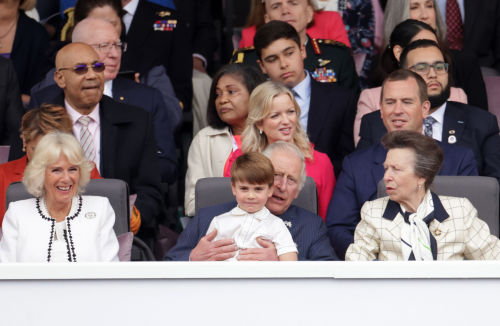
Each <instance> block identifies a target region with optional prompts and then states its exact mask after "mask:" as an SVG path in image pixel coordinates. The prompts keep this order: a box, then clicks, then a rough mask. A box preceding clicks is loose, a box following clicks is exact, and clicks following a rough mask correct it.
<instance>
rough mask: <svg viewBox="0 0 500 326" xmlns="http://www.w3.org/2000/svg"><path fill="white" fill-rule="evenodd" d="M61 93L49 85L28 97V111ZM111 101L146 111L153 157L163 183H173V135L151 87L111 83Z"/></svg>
mask: <svg viewBox="0 0 500 326" xmlns="http://www.w3.org/2000/svg"><path fill="white" fill-rule="evenodd" d="M61 94H63V90H62V89H60V88H59V86H57V84H52V85H50V86H47V87H45V88H42V89H41V90H38V91H36V92H34V93H32V95H31V99H30V104H29V107H30V108H36V107H39V106H40V105H41V104H42V103H51V101H52V100H53V99H54V98H56V97H59V96H61ZM113 99H114V100H115V101H117V102H120V103H125V104H128V105H133V106H137V107H140V108H143V109H144V110H146V111H148V112H149V113H150V114H151V116H152V120H153V125H154V131H155V139H156V144H157V149H156V151H155V152H156V156H157V157H158V158H159V160H158V164H159V167H160V169H161V170H160V174H161V177H162V181H163V182H168V183H170V182H173V181H175V180H176V179H177V154H176V151H175V142H174V133H173V131H172V128H171V123H170V121H169V116H168V108H167V107H166V105H165V103H164V101H163V97H162V95H161V93H160V92H159V91H158V90H157V89H155V88H152V87H149V86H146V85H143V84H139V83H136V82H134V81H131V80H128V79H125V78H119V77H118V78H115V79H114V80H113Z"/></svg>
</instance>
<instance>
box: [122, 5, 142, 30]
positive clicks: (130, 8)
mask: <svg viewBox="0 0 500 326" xmlns="http://www.w3.org/2000/svg"><path fill="white" fill-rule="evenodd" d="M138 5H139V0H130V2H129V3H128V4H127V5H126V6H125V7H123V10H124V11H125V14H124V15H123V18H122V20H123V24H124V25H125V32H126V33H128V30H129V29H130V25H131V24H132V20H133V19H134V15H135V11H136V10H137V6H138Z"/></svg>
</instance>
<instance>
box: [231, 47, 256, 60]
mask: <svg viewBox="0 0 500 326" xmlns="http://www.w3.org/2000/svg"><path fill="white" fill-rule="evenodd" d="M254 50H255V47H253V46H247V47H244V48H239V49H236V50H234V51H233V55H232V56H231V57H233V58H234V56H235V55H236V60H235V61H232V62H231V63H243V59H244V57H245V52H250V51H254Z"/></svg>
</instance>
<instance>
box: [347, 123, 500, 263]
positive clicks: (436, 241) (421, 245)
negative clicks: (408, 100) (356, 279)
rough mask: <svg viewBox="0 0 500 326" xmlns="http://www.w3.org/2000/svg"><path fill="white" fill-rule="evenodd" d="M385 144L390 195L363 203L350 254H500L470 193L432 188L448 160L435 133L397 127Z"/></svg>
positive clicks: (411, 256) (367, 256) (450, 256)
mask: <svg viewBox="0 0 500 326" xmlns="http://www.w3.org/2000/svg"><path fill="white" fill-rule="evenodd" d="M382 144H383V145H384V147H385V148H386V149H387V150H388V152H387V157H386V159H385V162H384V169H385V174H384V182H385V187H386V192H387V194H389V197H384V198H379V199H376V200H374V201H368V202H366V203H365V204H364V205H363V208H362V209H361V222H360V223H359V224H358V226H357V227H356V231H355V232H354V243H353V244H351V245H350V246H349V248H348V249H347V252H346V260H375V259H378V260H460V259H464V258H467V259H500V241H499V240H498V238H497V237H495V236H494V235H491V234H490V230H489V228H488V225H487V224H486V223H485V222H484V221H482V220H480V219H479V218H478V216H477V210H476V209H475V208H474V206H472V204H471V203H470V201H469V200H468V199H466V198H458V197H448V196H437V195H436V194H435V193H433V192H432V191H431V190H430V189H429V187H430V185H431V184H432V181H433V180H434V176H435V175H436V174H437V172H438V171H439V169H440V168H441V164H442V162H443V152H442V150H441V148H440V147H439V145H438V144H437V143H436V142H435V141H434V140H433V139H432V138H430V137H427V136H424V135H422V134H420V133H416V132H413V131H394V132H391V133H389V134H387V135H385V136H384V138H383V139H382Z"/></svg>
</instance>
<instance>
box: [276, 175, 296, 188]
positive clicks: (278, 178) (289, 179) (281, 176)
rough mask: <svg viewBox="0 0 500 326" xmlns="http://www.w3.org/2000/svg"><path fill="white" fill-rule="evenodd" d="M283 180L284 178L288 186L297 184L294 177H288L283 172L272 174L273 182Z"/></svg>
mask: <svg viewBox="0 0 500 326" xmlns="http://www.w3.org/2000/svg"><path fill="white" fill-rule="evenodd" d="M283 180H285V181H286V184H287V185H289V186H295V185H296V184H297V181H296V180H295V179H293V178H290V177H289V176H285V175H284V174H283V173H275V174H274V182H277V183H279V184H281V183H283Z"/></svg>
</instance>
